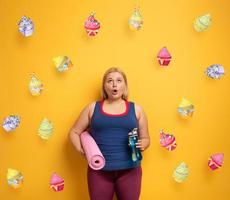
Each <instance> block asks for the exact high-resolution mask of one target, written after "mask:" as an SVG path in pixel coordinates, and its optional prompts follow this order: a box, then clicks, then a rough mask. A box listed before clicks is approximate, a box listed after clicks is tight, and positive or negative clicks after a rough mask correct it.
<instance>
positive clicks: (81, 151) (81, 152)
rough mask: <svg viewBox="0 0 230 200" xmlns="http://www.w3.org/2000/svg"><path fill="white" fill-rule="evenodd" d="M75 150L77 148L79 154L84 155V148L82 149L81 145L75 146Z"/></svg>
mask: <svg viewBox="0 0 230 200" xmlns="http://www.w3.org/2000/svg"><path fill="white" fill-rule="evenodd" d="M77 150H78V152H80V154H81V155H82V156H85V151H84V149H83V148H82V147H80V148H77Z"/></svg>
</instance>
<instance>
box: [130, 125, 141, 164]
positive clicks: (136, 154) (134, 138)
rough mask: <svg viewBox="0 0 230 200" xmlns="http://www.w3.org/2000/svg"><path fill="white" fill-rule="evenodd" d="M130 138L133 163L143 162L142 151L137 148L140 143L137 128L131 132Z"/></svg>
mask: <svg viewBox="0 0 230 200" xmlns="http://www.w3.org/2000/svg"><path fill="white" fill-rule="evenodd" d="M128 137H129V147H130V149H131V153H132V160H133V162H136V161H139V160H141V159H142V155H141V151H140V149H139V148H137V147H136V143H137V142H138V132H137V128H134V129H133V130H132V131H131V132H129V134H128Z"/></svg>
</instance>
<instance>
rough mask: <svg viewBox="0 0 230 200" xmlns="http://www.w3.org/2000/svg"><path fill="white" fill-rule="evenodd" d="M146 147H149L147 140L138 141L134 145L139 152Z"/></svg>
mask: <svg viewBox="0 0 230 200" xmlns="http://www.w3.org/2000/svg"><path fill="white" fill-rule="evenodd" d="M148 146H149V138H142V139H139V140H138V141H137V143H136V147H137V148H139V149H140V150H141V151H144V150H145V149H147V147H148Z"/></svg>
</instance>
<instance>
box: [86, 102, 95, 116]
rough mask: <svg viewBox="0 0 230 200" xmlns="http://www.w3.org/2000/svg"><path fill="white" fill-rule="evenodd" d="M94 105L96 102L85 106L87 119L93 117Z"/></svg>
mask: <svg viewBox="0 0 230 200" xmlns="http://www.w3.org/2000/svg"><path fill="white" fill-rule="evenodd" d="M95 105H96V101H94V102H92V103H90V104H88V105H87V106H86V109H87V110H88V112H89V117H90V119H91V117H92V116H93V112H94V108H95Z"/></svg>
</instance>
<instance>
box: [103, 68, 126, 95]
mask: <svg viewBox="0 0 230 200" xmlns="http://www.w3.org/2000/svg"><path fill="white" fill-rule="evenodd" d="M125 88H126V83H125V80H124V77H123V76H122V74H120V73H119V72H111V73H109V74H108V75H107V77H106V79H105V83H104V89H105V91H106V93H107V95H108V98H109V99H119V98H122V95H123V94H124V91H125Z"/></svg>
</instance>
